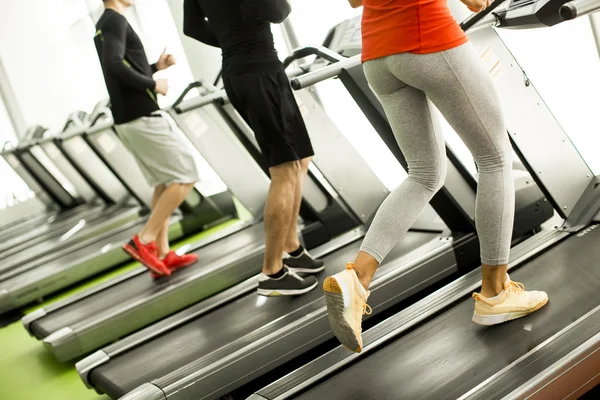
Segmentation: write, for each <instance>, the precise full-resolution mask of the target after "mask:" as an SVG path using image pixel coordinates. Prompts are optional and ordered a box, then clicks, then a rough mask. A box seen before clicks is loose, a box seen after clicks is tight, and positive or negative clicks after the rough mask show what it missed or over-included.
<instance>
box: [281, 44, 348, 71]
mask: <svg viewBox="0 0 600 400" xmlns="http://www.w3.org/2000/svg"><path fill="white" fill-rule="evenodd" d="M308 56H317V57H320V58H323V59H325V60H327V61H329V62H331V63H336V62H339V61H342V60H343V59H344V58H345V57H343V56H342V55H340V54H338V53H336V52H334V51H331V50H329V49H328V48H327V47H323V46H307V47H300V48H298V49H295V50H294V52H293V53H292V54H291V55H289V56H288V57H287V58H286V59H285V60H284V61H283V68H284V69H287V67H289V66H290V65H291V64H292V63H293V62H294V61H298V60H300V59H302V58H304V57H308Z"/></svg>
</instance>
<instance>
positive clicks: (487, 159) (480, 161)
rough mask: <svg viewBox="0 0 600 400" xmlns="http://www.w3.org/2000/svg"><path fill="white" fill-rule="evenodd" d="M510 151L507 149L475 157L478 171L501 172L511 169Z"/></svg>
mask: <svg viewBox="0 0 600 400" xmlns="http://www.w3.org/2000/svg"><path fill="white" fill-rule="evenodd" d="M512 161H513V160H512V152H511V151H510V148H509V149H506V150H503V151H495V152H490V153H489V154H485V155H480V156H478V157H476V158H475V162H476V163H477V168H478V169H479V172H480V173H486V172H487V173H489V172H501V171H506V170H510V169H512Z"/></svg>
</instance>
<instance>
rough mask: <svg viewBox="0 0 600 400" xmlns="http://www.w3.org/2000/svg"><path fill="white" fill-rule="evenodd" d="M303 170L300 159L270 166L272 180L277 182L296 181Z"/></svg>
mask: <svg viewBox="0 0 600 400" xmlns="http://www.w3.org/2000/svg"><path fill="white" fill-rule="evenodd" d="M301 171H302V166H301V162H300V161H290V162H286V163H283V164H279V165H276V166H274V167H271V168H269V172H270V174H271V181H272V182H276V183H283V182H288V183H295V182H296V181H297V180H298V176H299V174H300V172H301Z"/></svg>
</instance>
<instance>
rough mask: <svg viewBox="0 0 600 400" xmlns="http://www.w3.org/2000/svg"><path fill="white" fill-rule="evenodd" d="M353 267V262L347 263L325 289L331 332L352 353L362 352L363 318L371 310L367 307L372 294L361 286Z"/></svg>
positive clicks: (330, 278)
mask: <svg viewBox="0 0 600 400" xmlns="http://www.w3.org/2000/svg"><path fill="white" fill-rule="evenodd" d="M353 267H354V264H353V263H348V264H347V265H346V269H345V270H344V271H342V272H340V273H339V274H335V275H333V276H330V277H328V278H327V279H325V282H323V290H324V292H325V301H326V303H327V312H328V314H329V325H330V326H331V330H332V331H333V333H334V334H335V336H336V337H337V338H338V340H339V341H340V342H341V343H342V344H343V345H344V346H346V347H347V348H348V349H349V350H352V351H354V352H357V353H360V352H361V351H362V347H363V342H362V317H363V315H364V314H371V312H372V310H371V307H369V305H368V304H367V299H368V298H369V291H367V290H365V288H364V287H363V286H362V285H361V283H360V281H359V280H358V276H357V275H356V271H354V269H353Z"/></svg>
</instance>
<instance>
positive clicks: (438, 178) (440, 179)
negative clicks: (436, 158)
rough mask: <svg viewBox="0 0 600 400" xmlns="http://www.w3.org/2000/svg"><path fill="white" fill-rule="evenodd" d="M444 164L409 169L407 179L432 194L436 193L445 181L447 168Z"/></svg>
mask: <svg viewBox="0 0 600 400" xmlns="http://www.w3.org/2000/svg"><path fill="white" fill-rule="evenodd" d="M445 161H446V160H444V162H440V163H436V164H429V165H426V166H420V167H414V166H413V167H411V168H410V169H409V174H408V177H409V179H411V180H413V181H414V182H416V183H418V184H419V185H421V186H423V187H424V188H425V189H427V190H428V191H430V192H432V193H437V192H438V191H439V190H440V189H441V188H442V187H443V186H444V182H445V181H446V170H447V166H446V164H445Z"/></svg>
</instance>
